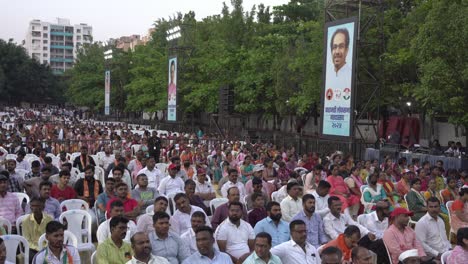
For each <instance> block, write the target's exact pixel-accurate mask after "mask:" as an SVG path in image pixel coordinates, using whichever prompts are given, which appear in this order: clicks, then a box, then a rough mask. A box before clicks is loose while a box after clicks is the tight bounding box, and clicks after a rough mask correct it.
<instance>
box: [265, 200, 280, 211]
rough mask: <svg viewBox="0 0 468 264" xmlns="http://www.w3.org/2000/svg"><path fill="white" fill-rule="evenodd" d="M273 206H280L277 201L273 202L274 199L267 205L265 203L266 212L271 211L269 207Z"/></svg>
mask: <svg viewBox="0 0 468 264" xmlns="http://www.w3.org/2000/svg"><path fill="white" fill-rule="evenodd" d="M273 206H280V207H281V205H280V204H279V203H278V202H275V201H271V202H268V203H267V205H266V210H267V212H271V208H273Z"/></svg>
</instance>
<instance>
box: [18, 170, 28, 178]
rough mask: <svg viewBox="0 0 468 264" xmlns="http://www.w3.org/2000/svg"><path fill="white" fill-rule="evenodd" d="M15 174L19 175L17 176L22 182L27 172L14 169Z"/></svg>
mask: <svg viewBox="0 0 468 264" xmlns="http://www.w3.org/2000/svg"><path fill="white" fill-rule="evenodd" d="M15 172H16V173H18V174H19V176H20V177H21V178H22V179H23V180H24V177H25V176H26V174H28V171H27V170H23V169H15Z"/></svg>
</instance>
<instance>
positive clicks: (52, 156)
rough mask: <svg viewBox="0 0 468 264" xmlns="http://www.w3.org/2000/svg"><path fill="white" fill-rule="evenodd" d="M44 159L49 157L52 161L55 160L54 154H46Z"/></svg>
mask: <svg viewBox="0 0 468 264" xmlns="http://www.w3.org/2000/svg"><path fill="white" fill-rule="evenodd" d="M46 157H51V158H52V159H53V158H56V156H55V155H54V154H52V153H47V154H46Z"/></svg>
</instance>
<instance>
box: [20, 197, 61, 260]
mask: <svg viewBox="0 0 468 264" xmlns="http://www.w3.org/2000/svg"><path fill="white" fill-rule="evenodd" d="M29 206H30V208H31V214H29V215H28V216H27V217H25V218H24V219H23V236H24V238H26V240H27V241H28V242H29V256H30V257H31V259H32V257H33V256H34V255H35V254H36V253H37V252H38V250H39V245H38V243H37V242H38V240H39V237H40V236H41V235H42V234H44V233H45V231H46V225H47V224H48V223H49V222H51V221H53V220H54V219H53V218H52V216H50V215H48V214H47V213H45V212H44V207H45V201H44V199H42V198H39V197H34V198H32V200H31V201H30V202H29Z"/></svg>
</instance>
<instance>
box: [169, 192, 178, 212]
mask: <svg viewBox="0 0 468 264" xmlns="http://www.w3.org/2000/svg"><path fill="white" fill-rule="evenodd" d="M177 194H178V193H170V194H168V195H167V200H168V201H169V207H170V208H171V214H170V215H171V216H172V215H174V213H175V211H176V210H177V208H176V203H175V201H174V197H175V196H176V195H177Z"/></svg>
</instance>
